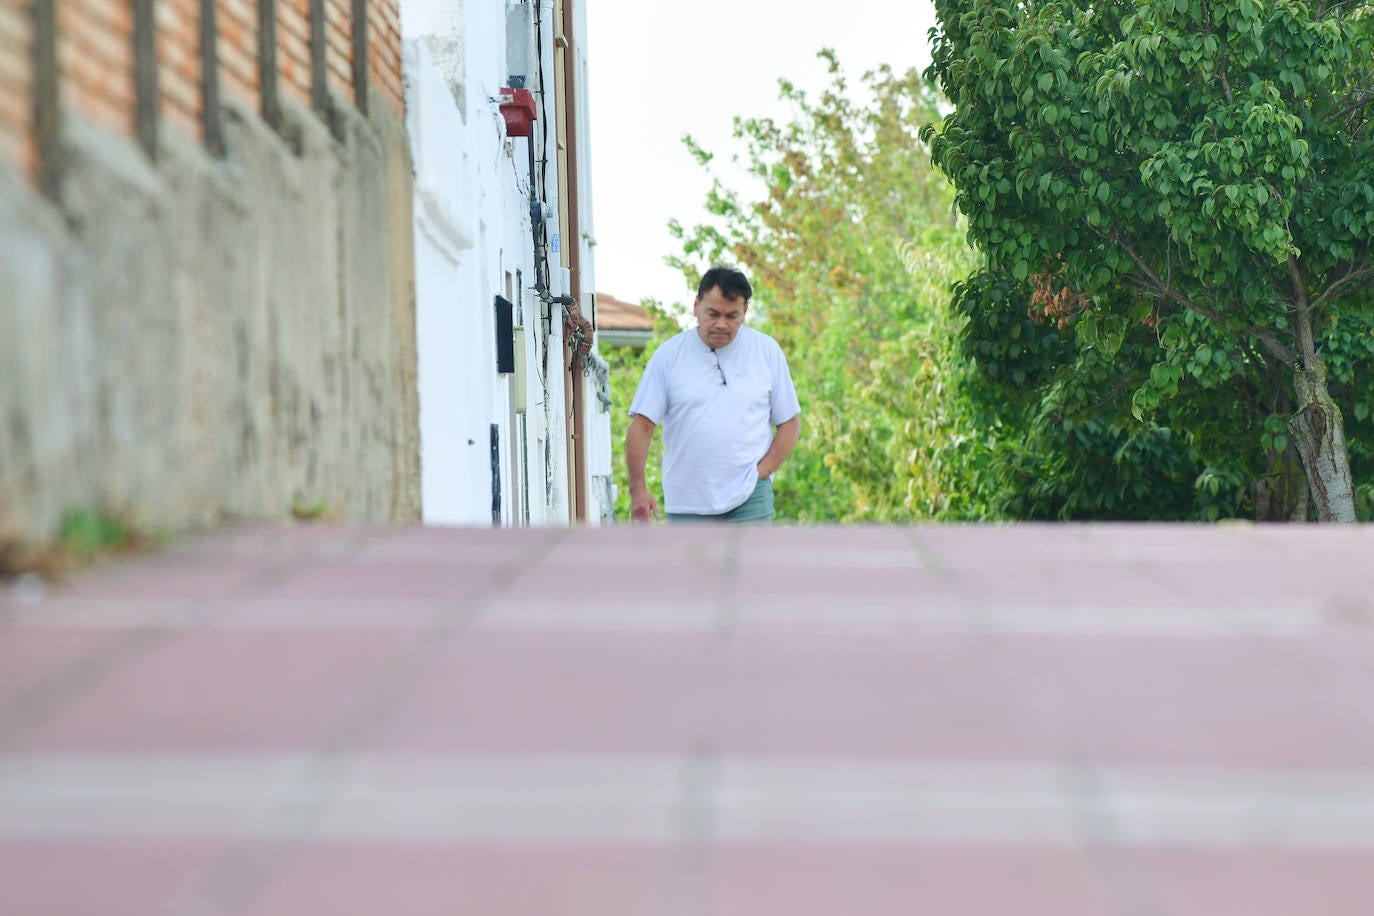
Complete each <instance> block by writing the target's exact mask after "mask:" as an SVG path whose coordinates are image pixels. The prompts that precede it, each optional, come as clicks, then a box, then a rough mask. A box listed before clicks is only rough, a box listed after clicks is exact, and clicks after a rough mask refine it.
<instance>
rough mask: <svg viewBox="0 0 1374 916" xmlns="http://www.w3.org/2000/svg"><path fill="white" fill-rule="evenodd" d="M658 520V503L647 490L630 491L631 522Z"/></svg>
mask: <svg viewBox="0 0 1374 916" xmlns="http://www.w3.org/2000/svg"><path fill="white" fill-rule="evenodd" d="M656 518H658V501H657V500H655V499H654V497H653V494H652V493H650V492H649V491H648V489H647V488H645V489H640V490H635V489H631V490H630V520H631V521H635V522H649V521H653V520H654V519H656Z"/></svg>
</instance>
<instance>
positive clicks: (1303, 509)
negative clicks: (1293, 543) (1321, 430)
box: [1251, 436, 1312, 522]
mask: <svg viewBox="0 0 1374 916" xmlns="http://www.w3.org/2000/svg"><path fill="white" fill-rule="evenodd" d="M1289 438H1290V440H1291V439H1292V437H1291V436H1290V437H1289ZM1265 457H1266V460H1267V463H1268V465H1269V467H1268V471H1267V472H1266V473H1265V474H1264V476H1263V477H1260V478H1258V479H1257V480H1256V481H1255V482H1254V484H1253V486H1252V488H1251V495H1252V496H1253V499H1254V504H1255V521H1257V522H1305V521H1307V519H1308V516H1309V515H1310V514H1311V511H1312V491H1311V488H1310V487H1308V486H1307V474H1306V473H1305V472H1304V471H1303V467H1302V459H1301V458H1300V457H1299V456H1298V450H1297V448H1296V446H1294V444H1293V443H1292V442H1291V441H1290V442H1289V443H1288V447H1287V448H1285V449H1284V450H1283V451H1281V452H1276V451H1274V450H1272V449H1270V450H1269V452H1268V454H1267V455H1266V456H1265Z"/></svg>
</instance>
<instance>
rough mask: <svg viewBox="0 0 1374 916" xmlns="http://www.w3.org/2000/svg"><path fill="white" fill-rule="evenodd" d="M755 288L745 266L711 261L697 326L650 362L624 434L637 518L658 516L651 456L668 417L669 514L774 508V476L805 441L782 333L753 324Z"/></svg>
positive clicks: (763, 517) (726, 515)
mask: <svg viewBox="0 0 1374 916" xmlns="http://www.w3.org/2000/svg"><path fill="white" fill-rule="evenodd" d="M753 294H754V291H753V289H752V288H751V287H750V285H749V281H748V279H746V278H745V276H744V274H742V273H740V272H739V271H738V270H733V269H731V268H728V267H713V268H711V269H710V270H708V271H707V272H706V274H705V275H704V276H703V277H702V278H701V283H700V284H699V285H698V287H697V298H696V302H695V303H694V304H693V306H692V311H693V313H694V314H695V315H696V318H697V326H696V327H695V328H689V329H688V330H685V331H683V332H682V333H681V334H678V335H677V336H675V337H673V338H671V339H670V340H667V341H665V342H664V343H663V345H662V346H660V347H659V348H658V350H656V351H655V352H654V355H653V356H652V357H650V359H649V364H648V365H647V366H646V367H645V368H644V375H643V377H642V378H640V380H639V388H638V389H637V390H636V391H635V397H634V401H633V402H632V403H631V404H630V430H629V432H628V433H626V435H625V464H626V466H627V467H628V469H629V472H630V515H631V518H632V519H633V520H634V521H637V522H639V521H648V520H649V519H651V518H655V517H657V516H658V503H657V502H656V501H655V500H654V497H653V495H652V494H651V493H650V492H649V488H648V486H647V485H646V484H645V482H644V464H645V462H646V461H647V460H648V455H649V442H650V441H651V440H652V439H653V436H654V429H655V428H656V427H657V426H659V425H660V424H662V426H663V502H664V508H665V509H666V510H667V514H668V518H669V519H670V520H672V521H741V522H743V521H769V520H771V519H772V518H773V483H772V480H771V479H770V478H771V477H772V475H773V472H774V471H776V470H777V469H778V466H779V465H781V464H782V463H783V462H784V461H785V460H787V456H788V455H789V454H791V452H792V448H793V446H795V445H796V444H797V438H798V436H799V435H800V434H801V406H800V404H798V402H797V392H796V389H795V388H794V387H793V386H792V374H791V373H790V372H789V371H788V369H787V357H785V356H784V355H783V352H782V348H781V347H779V346H778V344H777V341H775V340H773V338H771V337H769V336H768V335H767V334H762V333H760V332H758V331H755V330H754V329H753V328H746V327H744V316H745V315H746V314H747V313H748V311H749V299H750V298H751V297H752V296H753Z"/></svg>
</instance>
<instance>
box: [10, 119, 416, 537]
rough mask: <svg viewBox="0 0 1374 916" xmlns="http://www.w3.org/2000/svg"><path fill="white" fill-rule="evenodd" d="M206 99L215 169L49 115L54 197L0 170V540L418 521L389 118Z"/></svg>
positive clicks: (400, 226) (398, 164) (400, 153)
mask: <svg viewBox="0 0 1374 916" xmlns="http://www.w3.org/2000/svg"><path fill="white" fill-rule="evenodd" d="M336 108H337V114H336V117H337V133H338V136H337V137H336V136H335V135H332V134H331V133H330V131H329V130H328V129H327V128H326V127H325V126H324V124H323V123H322V121H321V120H320V119H318V118H317V117H315V116H314V115H312V114H310V113H308V112H304V111H301V110H299V109H296V108H294V107H292V106H291V105H290V103H289V101H288V103H287V109H286V115H287V118H288V120H289V122H290V124H289V125H288V126H289V127H290V130H289V131H284V132H283V133H285V134H288V135H294V136H295V137H296V138H298V139H299V143H298V148H295V146H296V145H295V144H288V143H286V142H284V141H283V139H282V137H281V136H279V135H278V134H277V133H275V132H273V131H271V130H269V129H268V128H267V127H265V126H264V125H263V124H262V122H261V121H259V120H258V118H257V117H256V116H255V115H254V114H252V113H250V112H246V111H244V110H243V109H241V108H239V107H237V106H236V104H235V103H233V102H226V125H225V131H226V141H227V145H228V154H227V156H226V157H225V158H224V159H222V160H220V159H214V158H212V157H210V156H209V155H208V154H207V153H206V152H205V151H204V150H203V149H202V148H201V147H200V146H199V145H197V144H195V143H194V142H192V141H190V140H184V139H180V138H179V136H178V135H177V134H176V132H173V131H168V132H166V133H165V134H164V137H163V141H162V149H161V150H160V152H159V158H158V162H157V164H156V166H154V165H152V164H150V160H149V159H148V158H147V157H146V156H144V155H143V154H142V151H141V150H140V149H139V147H138V146H137V145H136V144H135V143H134V142H133V141H132V140H130V139H128V138H126V137H122V136H119V135H118V134H116V133H114V132H111V131H108V130H105V129H101V128H96V127H93V126H91V125H90V124H89V122H86V121H84V120H83V119H81V118H80V117H68V118H66V119H65V120H64V131H65V136H64V137H63V146H64V149H65V152H66V154H67V155H66V156H65V168H64V180H63V183H62V185H61V196H60V201H58V202H54V201H51V200H49V199H47V198H44V197H42V196H40V195H39V194H38V193H37V192H36V191H35V190H34V189H33V187H32V185H31V184H30V183H29V182H27V181H25V180H24V178H23V176H21V175H20V174H19V172H18V171H16V170H13V169H6V168H5V167H3V166H0V328H4V329H6V330H5V333H4V334H3V335H0V532H8V533H11V534H19V535H21V536H24V537H27V538H35V539H41V538H45V537H49V536H51V535H52V533H53V532H54V530H55V528H56V526H57V524H58V521H59V519H60V517H61V515H62V513H63V512H64V511H65V510H68V509H71V508H77V507H81V508H95V509H101V510H105V511H115V512H123V513H127V514H130V515H132V516H133V517H134V518H135V519H136V520H137V521H139V522H141V523H142V524H144V525H146V526H148V527H150V528H180V527H183V526H189V525H199V524H204V523H213V522H217V521H220V520H223V519H226V518H235V517H283V516H285V515H287V513H288V512H289V511H290V510H291V507H292V505H293V502H296V503H299V504H304V505H316V506H320V507H322V508H324V509H326V510H327V511H328V512H330V513H332V514H334V515H336V516H338V517H341V518H349V519H413V518H417V517H418V515H419V508H420V488H419V462H418V453H419V446H418V421H417V398H416V379H415V365H416V357H415V327H414V311H413V308H414V306H413V302H414V291H413V258H414V253H413V245H412V237H411V208H412V197H411V169H410V157H409V153H408V141H407V137H406V134H405V130H404V125H403V123H402V121H401V118H400V117H399V116H398V115H397V114H396V113H394V112H393V111H392V110H391V109H390V108H388V107H386V106H376V108H375V109H374V111H373V114H372V115H371V118H370V119H369V120H364V119H363V118H362V116H361V115H359V114H357V113H356V112H355V111H354V110H353V109H351V108H350V107H348V106H347V105H346V104H340V105H338V106H336Z"/></svg>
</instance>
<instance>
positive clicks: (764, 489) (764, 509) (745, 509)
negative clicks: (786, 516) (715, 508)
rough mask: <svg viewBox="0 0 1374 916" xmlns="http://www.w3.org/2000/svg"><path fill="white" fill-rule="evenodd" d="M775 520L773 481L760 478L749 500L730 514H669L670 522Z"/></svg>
mask: <svg viewBox="0 0 1374 916" xmlns="http://www.w3.org/2000/svg"><path fill="white" fill-rule="evenodd" d="M772 520H773V481H772V479H771V478H760V479H759V482H758V484H756V485H755V487H754V492H753V493H750V494H749V498H748V499H746V500H745V501H744V502H742V503H740V504H739V505H738V506H736V507H735V508H733V509H731V510H730V511H729V512H722V513H721V514H720V515H694V514H692V513H689V512H669V513H668V521H670V522H771V521H772Z"/></svg>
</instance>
